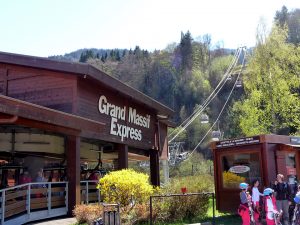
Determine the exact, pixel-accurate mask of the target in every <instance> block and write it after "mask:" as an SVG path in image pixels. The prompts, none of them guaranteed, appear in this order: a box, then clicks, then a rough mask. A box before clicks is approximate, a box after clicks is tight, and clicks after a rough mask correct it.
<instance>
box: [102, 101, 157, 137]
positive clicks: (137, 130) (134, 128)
mask: <svg viewBox="0 0 300 225" xmlns="http://www.w3.org/2000/svg"><path fill="white" fill-rule="evenodd" d="M98 109H99V112H100V113H101V114H105V115H107V116H109V117H111V123H110V134H111V135H115V136H119V137H120V138H121V141H124V139H125V138H129V139H132V140H135V141H141V140H142V138H143V134H142V130H141V128H145V129H149V128H150V122H151V116H150V115H149V114H145V115H142V114H139V112H138V111H137V110H136V109H135V108H133V107H127V106H125V105H123V106H119V105H115V104H113V103H111V102H110V101H109V100H108V99H107V98H106V96H105V95H101V96H100V98H99V101H98Z"/></svg>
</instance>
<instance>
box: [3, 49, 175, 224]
mask: <svg viewBox="0 0 300 225" xmlns="http://www.w3.org/2000/svg"><path fill="white" fill-rule="evenodd" d="M0 94H1V95H0V160H1V162H2V163H1V165H2V166H1V168H2V170H1V171H2V174H1V176H2V181H3V182H4V177H6V178H7V177H9V174H7V173H8V172H7V171H8V170H4V169H3V168H6V167H7V166H8V165H10V166H11V165H12V164H13V166H15V167H16V168H21V167H24V168H25V167H26V168H27V170H28V171H29V173H30V174H31V176H34V175H35V174H36V173H37V172H38V170H40V169H41V168H44V169H45V168H48V167H51V165H52V166H53V165H55V166H65V167H66V173H67V181H68V187H67V188H68V196H67V197H66V199H67V200H66V203H65V204H66V206H67V208H68V209H69V213H70V212H71V210H72V209H73V207H74V205H75V204H79V203H80V198H81V192H80V191H81V189H80V178H81V168H82V164H83V163H84V164H92V163H94V164H97V163H101V164H102V163H111V164H112V165H113V168H114V169H122V168H127V167H128V161H129V160H149V161H150V170H151V172H150V173H151V174H150V177H151V182H152V184H154V185H159V184H160V177H159V159H166V158H167V128H168V125H169V124H170V122H169V121H168V118H169V117H170V116H171V115H172V114H173V111H172V110H171V109H170V108H168V107H166V106H164V105H162V104H160V103H159V102H157V101H155V100H153V99H151V98H150V97H148V96H146V95H144V94H142V93H141V92H139V91H137V90H135V89H133V88H131V87H129V86H128V85H126V84H124V83H122V82H120V81H119V80H117V79H115V78H113V77H111V76H109V75H108V74H106V73H104V72H102V71H100V70H98V69H96V68H95V67H93V66H91V65H88V64H83V63H72V62H62V61H55V60H50V59H47V58H40V57H32V56H25V55H17V54H10V53H3V52H0ZM13 166H11V168H13ZM98 166H99V165H98ZM3 171H6V172H3ZM9 171H10V173H14V172H11V171H12V170H9ZM16 171H17V169H16ZM45 171H46V170H45ZM19 173H20V172H19ZM17 176H19V174H18V173H15V174H14V176H13V180H11V179H10V180H8V183H9V184H8V186H11V185H16V184H18V179H17ZM49 176H50V175H49ZM52 176H55V175H53V174H52V175H51V179H53V177H52ZM49 179H50V178H49ZM5 185H7V184H5ZM48 200H49V199H48ZM24 204H25V203H24ZM24 204H23V205H22V207H20V210H19V211H20V212H21V211H22V210H24V207H25V206H24ZM11 208H13V207H11ZM7 214H8V215H10V214H9V212H7ZM5 220H6V217H5V218H3V219H2V221H5Z"/></svg>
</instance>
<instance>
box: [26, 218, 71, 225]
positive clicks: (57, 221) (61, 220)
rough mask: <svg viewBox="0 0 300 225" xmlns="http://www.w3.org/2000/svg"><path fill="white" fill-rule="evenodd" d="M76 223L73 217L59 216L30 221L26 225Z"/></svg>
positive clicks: (64, 224)
mask: <svg viewBox="0 0 300 225" xmlns="http://www.w3.org/2000/svg"><path fill="white" fill-rule="evenodd" d="M74 223H76V219H75V218H59V219H57V218H56V219H52V220H51V219H50V220H44V221H37V222H31V223H28V224H27V225H71V224H74Z"/></svg>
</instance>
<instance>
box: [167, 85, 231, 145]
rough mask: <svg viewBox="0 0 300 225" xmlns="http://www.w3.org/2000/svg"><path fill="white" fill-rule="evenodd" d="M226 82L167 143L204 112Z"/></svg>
mask: <svg viewBox="0 0 300 225" xmlns="http://www.w3.org/2000/svg"><path fill="white" fill-rule="evenodd" d="M225 83H226V82H224V83H223V84H222V86H221V87H220V89H219V90H218V91H217V92H216V93H214V95H213V96H212V98H211V99H209V100H208V102H206V103H205V105H203V107H202V108H201V109H200V110H198V111H197V112H196V114H194V115H193V117H192V118H191V119H190V120H189V121H188V122H187V123H186V124H185V125H184V126H183V127H182V128H181V129H180V130H179V131H178V132H177V133H176V134H175V135H174V136H173V137H172V138H171V139H170V140H169V143H171V142H172V141H173V140H174V139H175V138H176V137H177V136H178V135H179V134H181V133H182V132H183V131H184V130H185V129H186V128H187V127H188V126H189V125H190V124H191V123H192V122H193V121H194V120H195V119H196V118H197V117H198V116H199V115H201V113H202V112H203V111H204V110H205V108H206V107H207V106H208V105H209V104H210V102H211V101H212V100H213V99H214V98H215V97H216V96H217V95H218V93H219V92H220V91H221V90H222V88H223V86H224V85H225Z"/></svg>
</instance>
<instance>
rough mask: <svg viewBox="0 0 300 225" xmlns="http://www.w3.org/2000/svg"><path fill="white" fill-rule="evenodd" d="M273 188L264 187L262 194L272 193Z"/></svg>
mask: <svg viewBox="0 0 300 225" xmlns="http://www.w3.org/2000/svg"><path fill="white" fill-rule="evenodd" d="M273 192H274V190H273V189H272V188H266V189H265V190H264V196H269V195H271V194H273Z"/></svg>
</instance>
